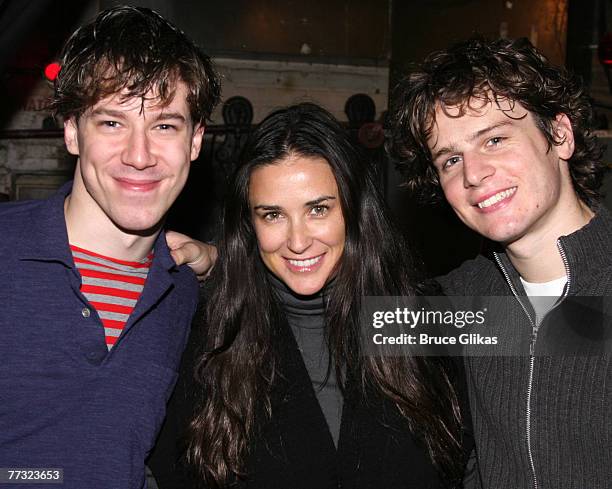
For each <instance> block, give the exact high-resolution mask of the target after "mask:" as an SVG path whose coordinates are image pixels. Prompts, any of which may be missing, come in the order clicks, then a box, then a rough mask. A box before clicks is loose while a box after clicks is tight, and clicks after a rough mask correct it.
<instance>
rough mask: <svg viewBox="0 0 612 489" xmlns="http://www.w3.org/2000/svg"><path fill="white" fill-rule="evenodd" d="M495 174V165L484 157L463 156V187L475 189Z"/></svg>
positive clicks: (475, 155)
mask: <svg viewBox="0 0 612 489" xmlns="http://www.w3.org/2000/svg"><path fill="white" fill-rule="evenodd" d="M494 174H495V165H494V164H493V163H492V162H491V160H490V158H488V157H487V156H484V155H478V154H471V155H467V154H464V155H463V186H464V187H465V188H468V187H477V186H478V185H480V184H481V183H482V182H483V181H484V180H486V179H487V178H489V177H491V176H493V175H494Z"/></svg>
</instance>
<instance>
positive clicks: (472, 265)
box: [436, 255, 500, 295]
mask: <svg viewBox="0 0 612 489" xmlns="http://www.w3.org/2000/svg"><path fill="white" fill-rule="evenodd" d="M499 274H500V271H499V269H498V268H497V265H496V264H495V262H494V261H493V259H492V258H490V257H487V256H484V255H478V256H477V257H476V258H473V259H471V260H467V261H465V262H463V263H462V264H461V265H460V266H459V267H458V268H455V269H454V270H452V271H451V272H449V273H447V274H446V275H442V276H441V277H437V278H436V280H437V281H438V282H439V284H440V285H441V287H442V290H443V291H444V293H445V294H446V295H474V294H477V293H479V292H480V291H483V292H486V291H487V290H490V288H489V286H490V285H493V283H491V282H492V281H495V280H496V279H497V278H498V275H499Z"/></svg>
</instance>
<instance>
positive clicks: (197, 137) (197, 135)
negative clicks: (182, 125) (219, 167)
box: [191, 124, 206, 161]
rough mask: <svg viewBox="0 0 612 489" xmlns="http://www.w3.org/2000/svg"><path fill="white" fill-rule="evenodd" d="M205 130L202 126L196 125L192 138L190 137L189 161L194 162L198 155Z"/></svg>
mask: <svg viewBox="0 0 612 489" xmlns="http://www.w3.org/2000/svg"><path fill="white" fill-rule="evenodd" d="M205 129H206V126H204V124H198V125H197V126H196V127H195V129H194V131H193V136H191V161H193V160H195V159H196V158H197V157H198V155H199V154H200V149H201V148H202V140H203V139H204V130H205Z"/></svg>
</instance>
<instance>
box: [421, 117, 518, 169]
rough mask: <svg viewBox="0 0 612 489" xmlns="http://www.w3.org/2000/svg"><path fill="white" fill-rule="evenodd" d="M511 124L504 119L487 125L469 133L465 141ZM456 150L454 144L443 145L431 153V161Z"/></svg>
mask: <svg viewBox="0 0 612 489" xmlns="http://www.w3.org/2000/svg"><path fill="white" fill-rule="evenodd" d="M511 125H512V120H505V121H499V122H496V123H495V124H492V125H490V126H487V127H484V128H482V129H479V130H478V131H476V132H475V133H473V134H471V135H470V136H469V137H468V138H467V141H468V142H470V143H472V142H474V141H475V140H476V139H478V138H481V137H482V136H484V135H485V134H488V133H489V132H492V131H494V130H495V129H499V128H500V127H504V126H511ZM457 152H459V150H458V148H457V145H456V144H450V145H449V146H443V147H442V148H440V149H438V150H437V151H436V152H435V153H434V154H433V155H432V161H436V160H437V159H438V158H439V157H440V156H442V155H445V154H449V153H457Z"/></svg>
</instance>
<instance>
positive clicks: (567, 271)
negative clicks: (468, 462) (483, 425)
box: [493, 240, 571, 489]
mask: <svg viewBox="0 0 612 489" xmlns="http://www.w3.org/2000/svg"><path fill="white" fill-rule="evenodd" d="M557 249H558V250H559V254H560V255H561V260H563V266H564V267H565V275H566V276H567V284H566V285H565V291H564V292H563V295H562V297H561V298H560V299H559V300H558V301H557V303H556V304H555V305H554V307H553V308H552V309H554V308H556V307H557V306H558V305H559V304H560V303H561V302H563V301H564V300H565V298H566V297H567V295H568V293H569V289H570V280H571V274H570V267H569V264H568V262H567V255H566V254H565V250H564V249H563V246H562V245H561V241H560V240H557ZM493 255H494V257H495V261H496V262H497V265H498V266H499V268H500V269H501V271H502V273H503V274H504V277H505V279H506V282H508V285H509V286H510V290H511V291H512V294H513V295H514V297H515V299H516V300H517V301H518V303H519V304H520V305H521V307H522V309H523V311H524V312H525V315H526V316H527V319H529V323H530V324H531V342H530V344H529V383H528V384H527V409H526V412H525V416H526V423H525V427H526V428H525V429H526V434H527V455H528V456H529V465H530V468H531V474H532V476H533V487H534V489H538V487H539V485H538V478H537V475H536V471H535V464H534V462H533V452H532V450H531V394H532V392H533V371H534V366H535V344H536V340H537V338H538V330H539V328H540V324H542V322H543V321H544V318H542V320H541V321H540V323H539V324H536V323H535V322H534V320H533V318H532V317H531V315H530V314H529V311H528V310H527V307H526V306H525V304H524V303H523V301H522V300H521V298H520V296H519V295H518V294H517V292H516V289H515V288H514V285H513V283H512V281H511V280H510V276H509V275H508V272H506V269H505V268H504V266H503V264H502V262H501V260H500V259H499V256H498V255H497V253H494V254H493ZM552 309H551V311H552ZM549 313H550V311H548V312H547V313H546V315H548V314H549ZM545 317H546V316H545Z"/></svg>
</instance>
